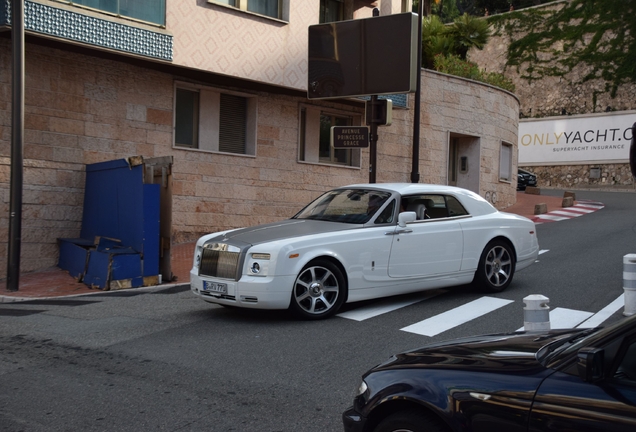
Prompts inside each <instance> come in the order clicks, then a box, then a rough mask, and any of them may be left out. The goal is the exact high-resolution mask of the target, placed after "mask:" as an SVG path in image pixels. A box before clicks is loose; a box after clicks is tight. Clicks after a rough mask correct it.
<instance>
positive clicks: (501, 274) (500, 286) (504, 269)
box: [475, 240, 515, 293]
mask: <svg viewBox="0 0 636 432" xmlns="http://www.w3.org/2000/svg"><path fill="white" fill-rule="evenodd" d="M514 273H515V255H514V252H513V251H512V248H511V247H510V245H509V244H508V243H507V242H505V241H503V240H493V241H491V242H490V243H488V245H486V247H485V248H484V251H483V252H482V254H481V258H480V259H479V266H478V267H477V273H475V283H476V284H477V286H478V287H479V288H480V289H481V290H483V291H486V292H492V293H495V292H501V291H503V290H505V289H506V288H508V285H510V282H512V277H513V276H514Z"/></svg>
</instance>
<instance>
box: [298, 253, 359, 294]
mask: <svg viewBox="0 0 636 432" xmlns="http://www.w3.org/2000/svg"><path fill="white" fill-rule="evenodd" d="M320 260H325V261H329V262H330V263H332V264H333V265H335V266H336V267H338V270H340V272H341V273H342V277H343V278H344V283H345V294H346V295H345V299H344V302H343V304H344V303H346V302H347V300H348V299H349V274H348V273H347V270H346V269H345V266H344V265H343V264H342V262H340V260H339V259H337V258H336V257H335V256H333V255H316V256H314V257H313V258H311V259H309V260H308V261H307V262H306V263H305V264H304V265H303V266H302V268H305V267H307V266H308V265H309V264H311V263H312V262H314V261H320Z"/></svg>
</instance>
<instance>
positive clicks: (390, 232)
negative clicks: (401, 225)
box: [384, 228, 413, 235]
mask: <svg viewBox="0 0 636 432" xmlns="http://www.w3.org/2000/svg"><path fill="white" fill-rule="evenodd" d="M412 232H413V230H411V229H408V228H407V229H401V230H396V231H389V232H385V233H384V235H398V234H408V233H412Z"/></svg>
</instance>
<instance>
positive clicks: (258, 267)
mask: <svg viewBox="0 0 636 432" xmlns="http://www.w3.org/2000/svg"><path fill="white" fill-rule="evenodd" d="M270 258H271V256H270V254H268V253H259V252H255V253H251V254H250V255H249V258H248V261H247V274H249V275H250V276H267V273H268V270H269V260H270Z"/></svg>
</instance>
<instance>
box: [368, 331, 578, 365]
mask: <svg viewBox="0 0 636 432" xmlns="http://www.w3.org/2000/svg"><path fill="white" fill-rule="evenodd" d="M581 332H583V330H580V329H572V330H554V331H549V332H545V333H513V334H500V335H486V336H475V337H469V338H463V339H456V340H453V341H448V342H442V343H437V344H431V345H426V346H425V347H422V348H420V349H417V350H413V351H409V352H406V353H403V354H398V355H396V356H394V357H393V358H391V359H390V360H389V361H387V362H386V363H384V364H382V365H379V366H377V367H376V368H375V370H381V369H382V370H385V369H404V368H418V369H428V368H431V369H455V368H461V369H463V370H470V369H473V370H488V369H493V370H497V371H501V370H502V368H504V369H506V370H508V371H513V370H514V371H516V372H518V371H521V370H524V369H527V370H530V369H536V368H538V367H541V363H540V361H539V360H538V359H537V352H538V351H539V350H540V349H541V348H543V347H545V346H547V345H551V348H552V347H557V346H560V345H561V343H562V342H565V340H567V339H569V338H571V337H572V336H575V335H577V334H579V333H581Z"/></svg>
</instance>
